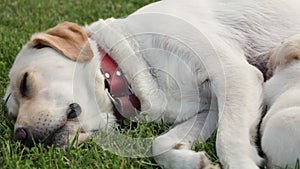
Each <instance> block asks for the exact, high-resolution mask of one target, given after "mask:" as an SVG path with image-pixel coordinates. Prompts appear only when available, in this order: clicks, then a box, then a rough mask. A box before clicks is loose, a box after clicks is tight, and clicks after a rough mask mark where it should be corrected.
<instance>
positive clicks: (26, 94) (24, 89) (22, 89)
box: [20, 72, 29, 97]
mask: <svg viewBox="0 0 300 169" xmlns="http://www.w3.org/2000/svg"><path fill="white" fill-rule="evenodd" d="M27 79H28V73H27V72H26V73H25V74H24V76H23V78H22V80H21V83H20V93H21V96H22V97H29V88H28V83H27Z"/></svg>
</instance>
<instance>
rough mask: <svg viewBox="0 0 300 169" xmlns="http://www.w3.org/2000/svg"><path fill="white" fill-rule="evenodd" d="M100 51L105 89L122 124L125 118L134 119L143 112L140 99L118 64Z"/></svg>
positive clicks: (118, 120)
mask: <svg viewBox="0 0 300 169" xmlns="http://www.w3.org/2000/svg"><path fill="white" fill-rule="evenodd" d="M98 50H99V53H100V55H102V58H101V61H100V70H101V72H102V74H103V76H104V77H105V88H106V91H107V94H108V96H109V97H110V99H111V101H112V103H113V106H114V107H113V109H114V115H115V117H116V118H117V122H119V123H120V122H121V121H122V120H124V118H127V119H132V118H134V117H135V116H136V115H137V114H138V112H139V111H140V110H141V103H140V101H139V99H138V98H137V96H136V95H135V94H134V93H133V92H132V89H131V86H130V84H129V83H128V81H127V79H126V77H125V76H124V74H123V72H122V70H121V69H120V68H119V67H118V64H117V63H116V62H115V61H114V60H113V59H112V58H111V57H110V56H109V55H108V54H107V53H105V52H104V51H103V50H102V49H101V48H100V47H98Z"/></svg>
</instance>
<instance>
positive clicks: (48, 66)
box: [5, 22, 113, 146]
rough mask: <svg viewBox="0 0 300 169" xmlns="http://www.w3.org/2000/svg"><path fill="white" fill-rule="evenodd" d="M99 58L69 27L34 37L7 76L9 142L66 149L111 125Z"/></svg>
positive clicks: (78, 32) (79, 31)
mask: <svg viewBox="0 0 300 169" xmlns="http://www.w3.org/2000/svg"><path fill="white" fill-rule="evenodd" d="M93 59H99V53H98V51H97V47H96V45H95V44H93V43H92V42H91V41H90V40H89V38H88V36H87V35H86V33H85V32H84V31H83V30H82V29H81V27H79V26H78V25H77V24H75V23H70V22H64V23H61V24H59V25H57V26H56V27H54V28H52V29H49V30H47V31H45V32H41V33H37V34H34V35H33V36H32V38H31V41H30V42H29V43H27V44H26V45H25V46H24V47H23V49H22V50H21V52H20V53H19V54H18V56H17V58H16V60H15V62H14V64H13V67H12V69H11V71H10V75H9V77H10V85H9V87H8V89H7V92H6V97H5V99H6V100H7V107H8V110H9V112H10V114H11V115H12V116H15V117H16V123H15V129H14V132H15V133H14V138H15V139H16V140H19V141H21V142H23V143H24V144H25V145H29V146H30V145H32V144H33V143H34V142H44V143H45V144H53V143H55V144H59V145H66V144H67V142H68V140H70V141H71V140H72V139H73V138H74V137H75V136H76V135H77V134H78V136H79V139H78V141H79V142H81V141H83V140H84V139H85V138H86V136H89V135H90V133H91V132H92V131H95V130H98V129H99V128H100V127H101V126H102V128H104V126H107V128H110V127H111V126H110V124H109V123H108V122H109V121H110V120H109V119H111V121H113V117H112V116H113V115H112V113H111V111H112V105H111V102H110V100H109V97H108V96H107V95H106V93H105V87H104V78H103V76H102V74H101V73H100V70H99V67H98V63H99V60H98V61H93Z"/></svg>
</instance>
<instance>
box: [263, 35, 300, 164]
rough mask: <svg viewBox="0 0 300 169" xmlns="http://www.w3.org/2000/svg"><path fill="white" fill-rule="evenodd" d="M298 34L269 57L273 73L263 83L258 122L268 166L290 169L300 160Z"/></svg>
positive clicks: (299, 63)
mask: <svg viewBox="0 0 300 169" xmlns="http://www.w3.org/2000/svg"><path fill="white" fill-rule="evenodd" d="M299 58H300V34H297V35H294V36H292V37H289V38H288V39H286V40H285V41H284V42H283V43H282V45H280V46H278V47H276V48H275V49H274V50H273V51H272V52H271V56H270V66H271V65H272V66H274V67H275V72H274V76H273V77H272V78H271V79H269V80H268V81H267V82H266V84H265V90H264V91H265V104H266V105H267V107H268V111H267V114H266V115H265V117H264V119H263V122H262V125H261V133H262V140H261V142H262V149H263V151H264V152H265V154H266V155H267V157H268V164H269V166H270V167H271V168H276V167H278V168H279V167H282V168H284V167H285V166H286V165H288V166H289V168H294V167H295V164H296V161H297V159H298V160H299V159H300V150H299V148H297V147H299V146H300V130H299V129H300V107H299V106H300V99H299V95H300V88H299V85H300V81H299V76H300V61H299Z"/></svg>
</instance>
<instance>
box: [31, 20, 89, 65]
mask: <svg viewBox="0 0 300 169" xmlns="http://www.w3.org/2000/svg"><path fill="white" fill-rule="evenodd" d="M28 45H29V47H35V48H41V47H44V46H49V47H51V48H54V49H56V50H57V51H59V52H60V53H62V54H63V55H65V56H66V57H68V58H69V59H71V60H73V61H79V62H84V61H89V60H90V59H91V58H92V57H93V51H92V49H91V46H90V43H89V42H88V36H87V34H86V33H85V32H84V31H83V30H82V29H81V27H80V26H78V25H77V24H76V23H72V22H63V23H61V24H58V25H57V26H55V27H54V28H51V29H49V30H47V31H45V32H41V33H36V34H34V35H33V36H32V37H31V41H30V42H29V44H28Z"/></svg>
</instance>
